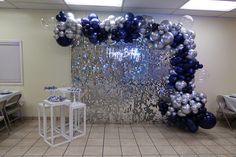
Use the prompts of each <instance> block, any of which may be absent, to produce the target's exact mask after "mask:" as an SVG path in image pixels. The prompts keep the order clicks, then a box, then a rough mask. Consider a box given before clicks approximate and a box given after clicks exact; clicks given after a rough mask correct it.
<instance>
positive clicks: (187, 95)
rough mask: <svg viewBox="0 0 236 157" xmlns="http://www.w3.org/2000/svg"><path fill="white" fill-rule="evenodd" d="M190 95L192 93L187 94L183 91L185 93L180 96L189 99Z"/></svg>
mask: <svg viewBox="0 0 236 157" xmlns="http://www.w3.org/2000/svg"><path fill="white" fill-rule="evenodd" d="M191 97H192V95H191V94H189V93H185V94H183V96H182V98H183V99H188V100H189V99H190V98H191Z"/></svg>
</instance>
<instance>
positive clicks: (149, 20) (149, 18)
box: [143, 15, 154, 24]
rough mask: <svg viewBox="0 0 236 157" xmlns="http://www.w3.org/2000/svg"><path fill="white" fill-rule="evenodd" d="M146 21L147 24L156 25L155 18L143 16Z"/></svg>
mask: <svg viewBox="0 0 236 157" xmlns="http://www.w3.org/2000/svg"><path fill="white" fill-rule="evenodd" d="M143 18H144V20H145V21H146V23H151V24H153V23H154V18H153V17H152V16H148V15H143Z"/></svg>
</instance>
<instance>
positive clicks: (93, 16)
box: [88, 13, 98, 20]
mask: <svg viewBox="0 0 236 157" xmlns="http://www.w3.org/2000/svg"><path fill="white" fill-rule="evenodd" d="M88 19H89V20H92V19H98V16H97V15H96V14H95V13H91V14H89V16H88Z"/></svg>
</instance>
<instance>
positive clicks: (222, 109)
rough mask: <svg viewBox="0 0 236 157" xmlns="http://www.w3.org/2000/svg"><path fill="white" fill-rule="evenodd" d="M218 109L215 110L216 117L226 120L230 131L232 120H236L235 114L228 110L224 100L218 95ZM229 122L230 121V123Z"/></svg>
mask: <svg viewBox="0 0 236 157" xmlns="http://www.w3.org/2000/svg"><path fill="white" fill-rule="evenodd" d="M216 100H217V102H218V105H219V108H218V110H217V117H220V116H223V117H224V119H225V120H226V122H227V124H228V126H229V128H230V129H232V127H231V126H232V123H233V120H234V119H235V118H236V112H234V111H232V110H230V109H229V108H228V107H227V105H226V102H225V99H224V97H223V96H222V95H218V96H217V98H216ZM230 120H231V121H230Z"/></svg>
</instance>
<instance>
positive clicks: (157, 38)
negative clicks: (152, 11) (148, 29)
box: [150, 32, 160, 41]
mask: <svg viewBox="0 0 236 157" xmlns="http://www.w3.org/2000/svg"><path fill="white" fill-rule="evenodd" d="M159 39H160V35H159V34H158V32H152V33H151V35H150V40H151V41H156V40H159Z"/></svg>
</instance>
